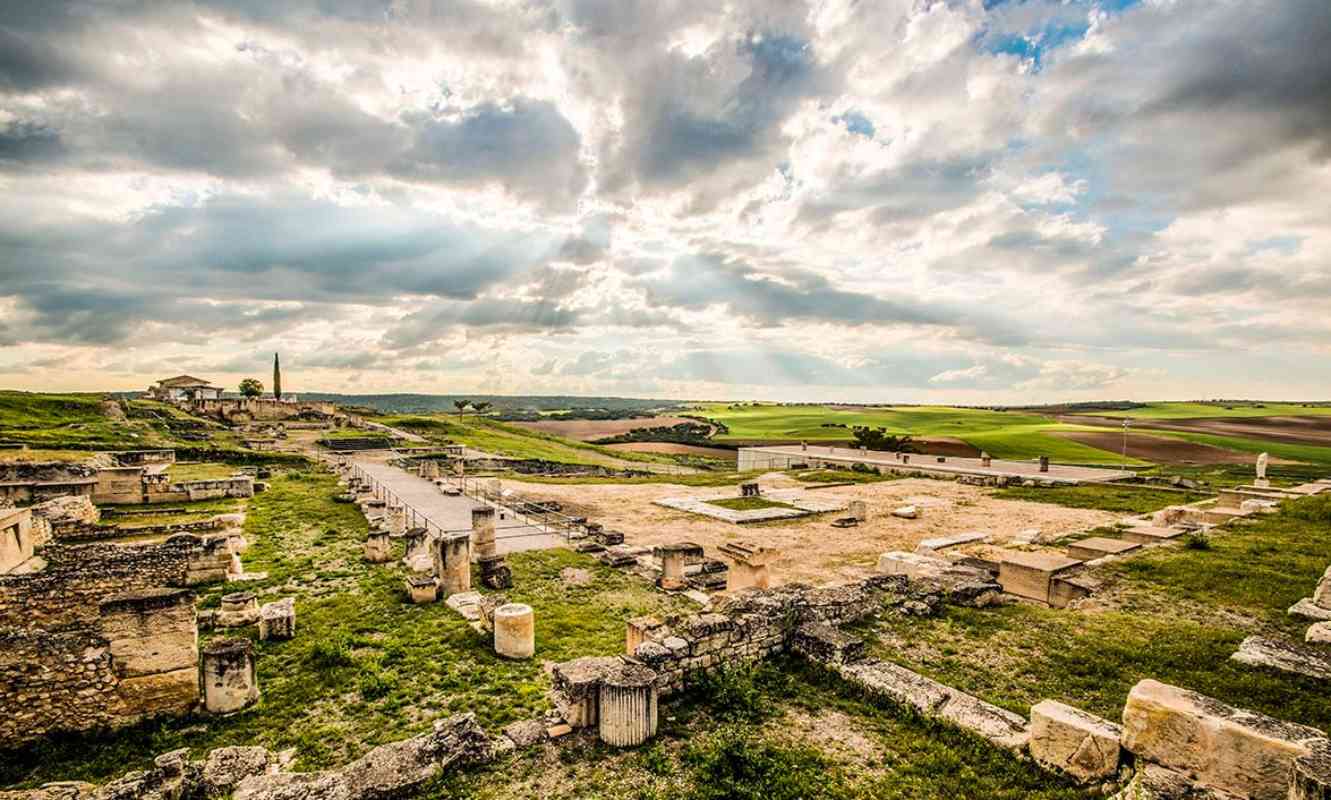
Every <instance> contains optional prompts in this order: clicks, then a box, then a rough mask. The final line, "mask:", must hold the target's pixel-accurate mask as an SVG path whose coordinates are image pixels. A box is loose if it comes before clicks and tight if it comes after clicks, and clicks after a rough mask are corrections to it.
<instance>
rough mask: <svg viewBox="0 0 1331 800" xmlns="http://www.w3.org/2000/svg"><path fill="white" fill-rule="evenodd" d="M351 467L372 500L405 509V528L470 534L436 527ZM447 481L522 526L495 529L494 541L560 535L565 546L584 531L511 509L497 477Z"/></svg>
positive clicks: (553, 516) (549, 515)
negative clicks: (372, 497) (490, 486)
mask: <svg viewBox="0 0 1331 800" xmlns="http://www.w3.org/2000/svg"><path fill="white" fill-rule="evenodd" d="M351 468H352V475H353V476H355V477H356V478H358V479H359V480H361V481H363V482H365V483H366V484H367V485H368V486H369V487H370V490H371V492H372V493H373V494H374V496H375V497H376V498H378V499H380V500H383V501H384V502H385V503H387V504H389V505H392V506H401V507H402V508H404V509H406V512H407V527H408V528H425V529H426V530H428V531H432V532H434V533H437V534H439V535H440V536H448V535H451V534H458V533H470V532H471V528H470V527H467V528H448V527H446V526H444V525H442V524H440V523H439V522H437V521H435V520H433V519H431V518H430V517H429V516H428V515H427V514H425V513H424V512H422V511H421V510H420V509H418V508H416V507H415V506H413V505H411V504H410V503H408V502H406V500H404V499H403V498H402V496H401V495H399V494H398V493H397V492H395V491H393V489H392V488H391V487H389V486H388V485H387V484H385V483H384V482H383V481H381V480H379V479H378V478H377V477H375V476H374V475H372V474H371V473H370V472H368V471H367V470H366V469H365V468H364V467H363V466H361V465H360V464H352V465H351ZM394 469H399V468H398V467H394ZM403 472H406V470H403ZM407 474H408V475H410V474H411V473H409V472H408V473H407ZM422 480H425V479H422ZM448 480H456V481H457V483H458V488H459V490H460V491H461V493H462V494H463V495H464V496H466V497H470V498H472V499H474V500H478V501H480V502H482V503H485V504H487V505H491V506H494V507H496V508H502V509H503V510H505V511H507V512H508V513H510V514H512V515H513V517H514V519H515V520H521V521H522V523H523V524H521V525H497V526H495V538H496V539H523V538H532V537H538V536H560V537H562V538H563V540H564V542H565V543H566V544H567V543H568V542H569V540H571V539H572V538H574V536H575V535H576V534H578V533H581V532H584V531H585V528H583V526H582V524H581V523H579V522H577V521H576V520H575V519H574V518H573V517H569V516H566V515H563V514H560V513H558V512H555V511H543V512H541V513H532V512H531V511H530V509H528V510H527V511H525V512H524V511H523V510H520V509H517V508H513V507H512V506H511V505H510V504H508V503H505V502H503V497H502V494H501V490H500V488H499V479H498V478H477V477H467V476H456V477H451V478H448ZM483 481H488V482H492V484H493V487H494V488H493V489H488V488H487V487H486V486H485V485H484V483H483ZM521 502H522V503H523V504H524V505H528V506H530V505H531V503H530V502H529V501H521ZM532 529H535V530H532ZM502 531H523V532H522V533H516V532H514V533H507V534H505V533H502Z"/></svg>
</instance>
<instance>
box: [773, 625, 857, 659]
mask: <svg viewBox="0 0 1331 800" xmlns="http://www.w3.org/2000/svg"><path fill="white" fill-rule="evenodd" d="M791 647H792V648H793V649H794V650H795V652H797V653H799V654H800V655H802V656H804V657H805V658H809V659H812V660H813V661H816V662H818V663H819V664H825V665H826V664H849V663H852V662H855V661H859V660H860V659H861V658H863V657H864V649H865V648H864V640H863V639H860V638H858V637H856V636H851V635H850V634H848V633H845V632H844V631H842V630H840V629H839V628H834V627H832V626H831V625H828V624H826V623H823V622H806V623H804V624H803V625H801V626H799V628H797V629H796V630H795V635H794V637H793V639H792V641H791Z"/></svg>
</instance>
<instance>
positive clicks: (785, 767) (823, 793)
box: [683, 725, 846, 800]
mask: <svg viewBox="0 0 1331 800" xmlns="http://www.w3.org/2000/svg"><path fill="white" fill-rule="evenodd" d="M683 762H684V763H685V764H686V765H687V766H689V767H690V768H691V770H692V772H693V775H692V778H693V782H694V786H695V789H694V793H693V795H692V796H693V797H694V798H698V800H722V798H724V799H725V800H808V798H814V797H818V798H836V797H845V796H846V791H845V786H844V784H842V783H841V780H840V779H839V778H838V777H837V773H836V771H835V770H833V769H832V765H831V764H830V763H829V762H828V760H827V759H826V757H824V756H823V755H822V754H821V753H819V752H818V751H817V750H815V749H813V748H812V747H801V746H792V747H788V746H783V745H778V744H775V743H773V742H770V741H767V740H766V739H762V738H759V737H757V736H755V735H753V734H751V733H749V732H748V731H747V730H746V729H745V728H744V727H743V726H741V725H727V726H725V727H723V728H721V729H720V730H718V731H717V732H716V733H714V734H712V735H710V736H705V737H700V738H699V739H696V740H695V741H692V742H690V743H689V745H688V746H687V747H686V748H685V749H684V752H683Z"/></svg>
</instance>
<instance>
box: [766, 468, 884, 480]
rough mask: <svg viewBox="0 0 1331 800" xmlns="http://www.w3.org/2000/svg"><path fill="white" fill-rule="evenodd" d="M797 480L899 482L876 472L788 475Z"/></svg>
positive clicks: (815, 471)
mask: <svg viewBox="0 0 1331 800" xmlns="http://www.w3.org/2000/svg"><path fill="white" fill-rule="evenodd" d="M786 474H787V475H790V476H791V477H793V478H794V479H795V480H798V481H803V482H805V483H878V482H879V481H891V480H897V479H898V478H897V476H895V475H880V474H878V473H876V472H856V471H854V470H849V469H810V470H794V471H790V472H787V473H786Z"/></svg>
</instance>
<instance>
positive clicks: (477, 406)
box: [471, 400, 491, 414]
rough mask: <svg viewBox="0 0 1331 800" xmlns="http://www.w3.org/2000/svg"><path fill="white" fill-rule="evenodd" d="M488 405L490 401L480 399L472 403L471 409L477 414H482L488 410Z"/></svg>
mask: <svg viewBox="0 0 1331 800" xmlns="http://www.w3.org/2000/svg"><path fill="white" fill-rule="evenodd" d="M490 406H491V404H490V403H487V402H485V401H484V400H482V401H481V402H479V403H472V404H471V410H472V411H475V412H476V413H477V414H484V413H485V412H487V411H489V410H490Z"/></svg>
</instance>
